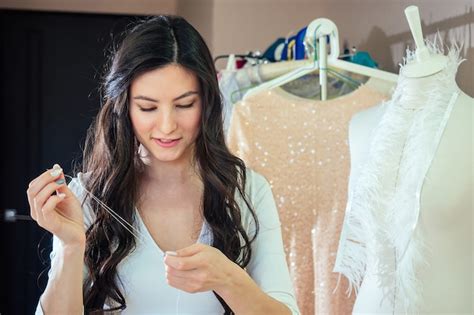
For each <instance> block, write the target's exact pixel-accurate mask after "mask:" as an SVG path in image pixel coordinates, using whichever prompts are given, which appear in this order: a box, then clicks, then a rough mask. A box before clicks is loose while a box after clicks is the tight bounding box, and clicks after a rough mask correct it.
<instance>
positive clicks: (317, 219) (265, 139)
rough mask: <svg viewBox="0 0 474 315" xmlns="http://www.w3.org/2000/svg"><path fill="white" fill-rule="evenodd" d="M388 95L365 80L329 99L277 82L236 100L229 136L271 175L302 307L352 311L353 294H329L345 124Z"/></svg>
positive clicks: (343, 175)
mask: <svg viewBox="0 0 474 315" xmlns="http://www.w3.org/2000/svg"><path fill="white" fill-rule="evenodd" d="M385 98H387V96H386V95H384V94H381V93H379V92H376V91H374V90H372V89H371V88H370V87H368V86H366V85H364V86H361V87H360V88H358V89H357V90H355V91H353V92H352V93H350V94H347V95H344V96H341V97H339V98H336V99H332V100H328V101H314V100H307V99H303V98H300V97H296V96H294V95H291V94H289V93H287V92H285V91H284V90H282V89H280V88H276V89H273V90H271V91H264V92H262V93H259V94H256V95H253V96H251V97H249V98H248V99H246V100H245V101H242V102H239V103H237V104H236V105H234V113H233V116H232V121H231V124H230V129H229V135H228V139H227V141H228V144H229V147H230V149H231V151H233V153H234V154H236V155H237V156H239V157H240V158H242V159H243V160H244V161H245V163H246V164H247V165H248V166H249V167H252V168H253V169H255V170H257V171H258V172H259V173H261V174H263V175H264V176H265V177H266V178H267V179H268V180H269V181H270V184H271V186H272V191H273V193H274V196H275V201H276V203H277V207H278V211H279V215H280V220H281V222H282V232H283V241H284V246H285V251H286V255H287V260H288V263H289V268H290V274H291V277H292V281H293V284H294V286H295V290H296V296H297V300H298V305H299V307H300V310H301V312H302V314H349V313H350V312H351V311H352V306H353V302H354V297H351V298H348V297H347V296H346V295H345V294H344V292H341V291H342V290H339V292H336V293H335V294H333V291H334V289H335V287H336V283H337V279H338V277H337V274H334V273H332V269H333V264H334V260H335V257H336V250H337V244H338V240H339V234H340V229H341V227H342V222H343V218H344V208H345V204H346V199H347V180H348V177H349V151H348V144H347V129H348V123H349V121H350V119H351V117H352V116H353V115H354V114H355V113H356V112H358V111H360V110H362V109H365V108H367V107H370V106H374V105H376V104H379V103H380V102H382V101H383V100H384V99H385Z"/></svg>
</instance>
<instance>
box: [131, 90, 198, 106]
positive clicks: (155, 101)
mask: <svg viewBox="0 0 474 315" xmlns="http://www.w3.org/2000/svg"><path fill="white" fill-rule="evenodd" d="M193 94H199V93H198V92H196V91H188V92H186V93H184V94H182V95H180V96H178V97H176V98H175V99H173V101H177V100H180V99H182V98H185V97H187V96H190V95H193ZM133 99H134V100H144V101H150V102H154V103H159V102H160V101H159V100H155V99H153V98H151V97H148V96H144V95H137V96H135V97H134V98H133Z"/></svg>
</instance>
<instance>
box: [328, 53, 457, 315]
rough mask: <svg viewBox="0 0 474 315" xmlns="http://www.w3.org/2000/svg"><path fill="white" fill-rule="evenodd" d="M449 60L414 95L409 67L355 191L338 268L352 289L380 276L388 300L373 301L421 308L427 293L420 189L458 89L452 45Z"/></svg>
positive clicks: (399, 307)
mask: <svg viewBox="0 0 474 315" xmlns="http://www.w3.org/2000/svg"><path fill="white" fill-rule="evenodd" d="M432 49H433V48H432ZM433 53H440V52H439V51H433ZM414 58H415V57H414V54H409V56H408V57H407V60H408V61H410V60H414ZM448 60H449V61H448V65H447V66H446V68H445V69H444V70H443V71H441V72H439V73H437V74H434V75H432V76H431V77H429V78H424V79H423V80H425V81H424V82H425V83H424V84H425V85H424V89H423V90H418V89H416V93H415V94H409V93H408V91H410V90H414V89H413V87H412V88H410V81H408V80H409V79H407V78H406V77H404V76H403V68H402V70H401V71H400V73H401V74H400V76H399V81H398V84H397V88H396V90H395V92H394V94H393V97H392V99H391V100H390V101H389V102H387V103H386V104H385V105H384V106H385V112H384V114H383V116H382V119H381V120H380V122H379V124H378V126H377V127H376V128H375V129H374V131H373V135H372V141H371V144H370V148H369V154H368V159H367V161H366V162H365V164H363V165H362V166H361V168H360V170H357V172H358V173H359V174H360V175H359V176H358V178H357V181H356V182H355V184H354V185H352V188H351V191H350V192H349V201H348V203H347V209H346V214H345V219H344V227H343V230H342V233H341V239H340V245H339V249H338V255H337V260H336V264H335V268H334V271H335V272H340V273H342V274H343V275H344V276H345V277H346V278H348V279H349V281H350V287H349V291H350V290H352V289H355V291H357V290H358V289H359V288H360V285H361V282H362V280H363V278H364V276H365V275H370V276H373V277H375V278H376V279H377V282H378V287H379V288H380V290H381V292H382V294H381V296H383V300H382V301H374V303H376V304H377V305H379V304H381V303H382V302H384V303H386V302H388V303H389V305H390V307H391V308H392V309H393V311H394V312H398V311H396V310H403V312H406V313H416V312H417V308H418V306H419V304H420V301H421V300H422V289H423V288H422V287H421V286H420V283H419V281H418V275H417V272H419V270H420V268H423V266H424V263H425V256H426V253H427V252H426V251H427V248H426V244H425V243H424V240H423V233H422V230H421V229H420V228H419V227H418V219H419V216H420V198H421V190H422V187H423V183H424V181H425V178H426V175H427V173H428V170H429V168H430V165H431V163H432V161H433V158H434V156H435V153H436V150H437V148H438V145H439V142H440V140H441V135H442V134H443V131H444V128H445V126H446V123H447V121H448V119H449V116H450V113H451V110H452V108H453V104H454V103H455V101H456V98H457V96H458V94H459V89H458V87H457V85H456V80H455V77H456V72H457V68H458V65H459V62H460V58H459V53H458V52H457V51H456V50H452V51H450V53H449V56H448ZM412 80H413V79H412ZM421 102H422V103H421ZM453 289H455V288H453ZM441 298H443V297H441Z"/></svg>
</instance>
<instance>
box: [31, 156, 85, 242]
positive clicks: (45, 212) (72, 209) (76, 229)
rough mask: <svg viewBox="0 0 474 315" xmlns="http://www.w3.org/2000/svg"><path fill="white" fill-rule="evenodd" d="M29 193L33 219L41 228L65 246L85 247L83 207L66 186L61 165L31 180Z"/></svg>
mask: <svg viewBox="0 0 474 315" xmlns="http://www.w3.org/2000/svg"><path fill="white" fill-rule="evenodd" d="M57 181H58V182H59V184H58V183H57ZM54 192H57V194H54ZM26 194H27V195H28V203H29V204H30V213H31V217H32V218H33V219H34V220H35V221H36V222H37V223H38V225H39V226H41V227H42V228H44V229H46V230H48V231H49V232H51V233H53V234H54V235H55V236H56V237H58V238H59V239H60V240H61V241H62V243H63V245H84V244H85V239H86V236H85V229H84V218H83V211H82V206H81V203H80V202H79V200H78V199H77V197H76V196H75V195H74V193H73V192H72V191H71V190H70V189H69V188H68V187H67V185H66V180H65V178H64V174H63V172H62V169H61V167H60V166H59V165H57V164H55V165H54V168H53V169H50V170H47V171H46V172H44V173H43V174H41V175H40V176H38V177H37V178H35V179H34V180H32V181H31V182H30V184H29V185H28V190H27V191H26Z"/></svg>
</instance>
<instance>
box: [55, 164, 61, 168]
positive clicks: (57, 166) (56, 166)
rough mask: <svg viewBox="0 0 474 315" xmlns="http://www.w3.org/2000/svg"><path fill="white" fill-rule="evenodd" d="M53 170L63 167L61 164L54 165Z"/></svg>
mask: <svg viewBox="0 0 474 315" xmlns="http://www.w3.org/2000/svg"><path fill="white" fill-rule="evenodd" d="M53 168H61V166H59V164H54V165H53Z"/></svg>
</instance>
